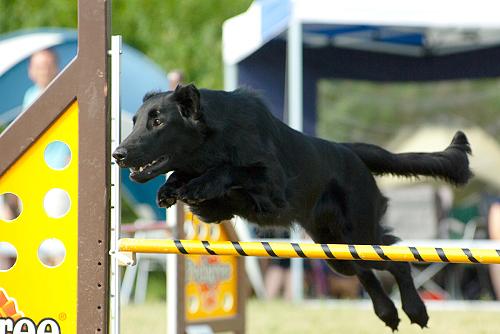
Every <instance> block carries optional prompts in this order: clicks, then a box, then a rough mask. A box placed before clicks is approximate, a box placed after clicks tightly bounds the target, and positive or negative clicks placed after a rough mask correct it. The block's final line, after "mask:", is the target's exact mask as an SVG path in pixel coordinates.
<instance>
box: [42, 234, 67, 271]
mask: <svg viewBox="0 0 500 334" xmlns="http://www.w3.org/2000/svg"><path fill="white" fill-rule="evenodd" d="M65 257H66V248H65V247H64V244H63V243H62V241H61V240H59V239H56V238H51V239H46V240H44V241H42V243H41V244H40V247H38V259H39V260H40V262H42V263H43V264H44V265H46V266H47V267H50V268H54V267H57V266H59V265H61V263H63V262H64V258H65Z"/></svg>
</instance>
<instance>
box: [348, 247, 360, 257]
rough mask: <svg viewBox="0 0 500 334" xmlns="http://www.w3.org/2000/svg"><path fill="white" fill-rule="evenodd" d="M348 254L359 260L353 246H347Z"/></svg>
mask: <svg viewBox="0 0 500 334" xmlns="http://www.w3.org/2000/svg"><path fill="white" fill-rule="evenodd" d="M349 252H350V253H351V255H352V257H353V258H355V259H357V260H361V257H360V256H359V254H358V251H357V250H356V247H354V245H349Z"/></svg>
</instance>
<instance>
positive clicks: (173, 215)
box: [165, 205, 183, 334]
mask: <svg viewBox="0 0 500 334" xmlns="http://www.w3.org/2000/svg"><path fill="white" fill-rule="evenodd" d="M167 225H168V226H169V227H171V228H172V231H173V233H174V235H178V231H179V230H178V229H179V228H182V226H179V225H178V221H177V205H174V206H172V207H170V208H168V209H167ZM165 261H167V333H169V334H177V332H178V326H179V324H178V323H177V319H178V309H177V300H178V298H179V296H177V293H178V290H179V289H178V285H179V284H183V282H178V280H177V276H178V274H177V269H178V264H177V261H178V258H177V256H175V255H173V254H169V255H167V256H166V259H165Z"/></svg>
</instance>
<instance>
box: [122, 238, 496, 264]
mask: <svg viewBox="0 0 500 334" xmlns="http://www.w3.org/2000/svg"><path fill="white" fill-rule="evenodd" d="M119 248H120V251H124V252H135V253H168V254H184V255H185V254H191V255H232V256H260V257H278V258H310V259H335V260H354V261H398V262H436V263H439V262H446V263H472V264H473V263H484V264H500V249H482V248H459V247H443V248H441V247H413V246H379V245H345V244H313V243H294V242H266V241H261V242H259V241H246V242H244V241H242V242H238V241H205V240H177V239H176V240H157V239H121V240H120V241H119Z"/></svg>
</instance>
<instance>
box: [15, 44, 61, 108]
mask: <svg viewBox="0 0 500 334" xmlns="http://www.w3.org/2000/svg"><path fill="white" fill-rule="evenodd" d="M58 72H59V65H58V59H57V55H56V54H55V52H54V51H53V50H51V49H45V50H41V51H37V52H35V53H33V54H32V55H31V58H30V62H29V66H28V76H29V78H30V79H31V81H33V83H34V85H33V86H31V87H30V88H28V90H27V91H26V93H24V99H23V110H24V109H26V108H27V107H28V106H29V105H30V104H31V103H32V102H33V101H34V100H36V98H37V97H38V96H39V95H40V94H41V93H42V92H43V91H44V90H45V88H47V86H48V85H49V83H50V82H51V81H52V79H54V78H55V77H56V75H57V73H58Z"/></svg>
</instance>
